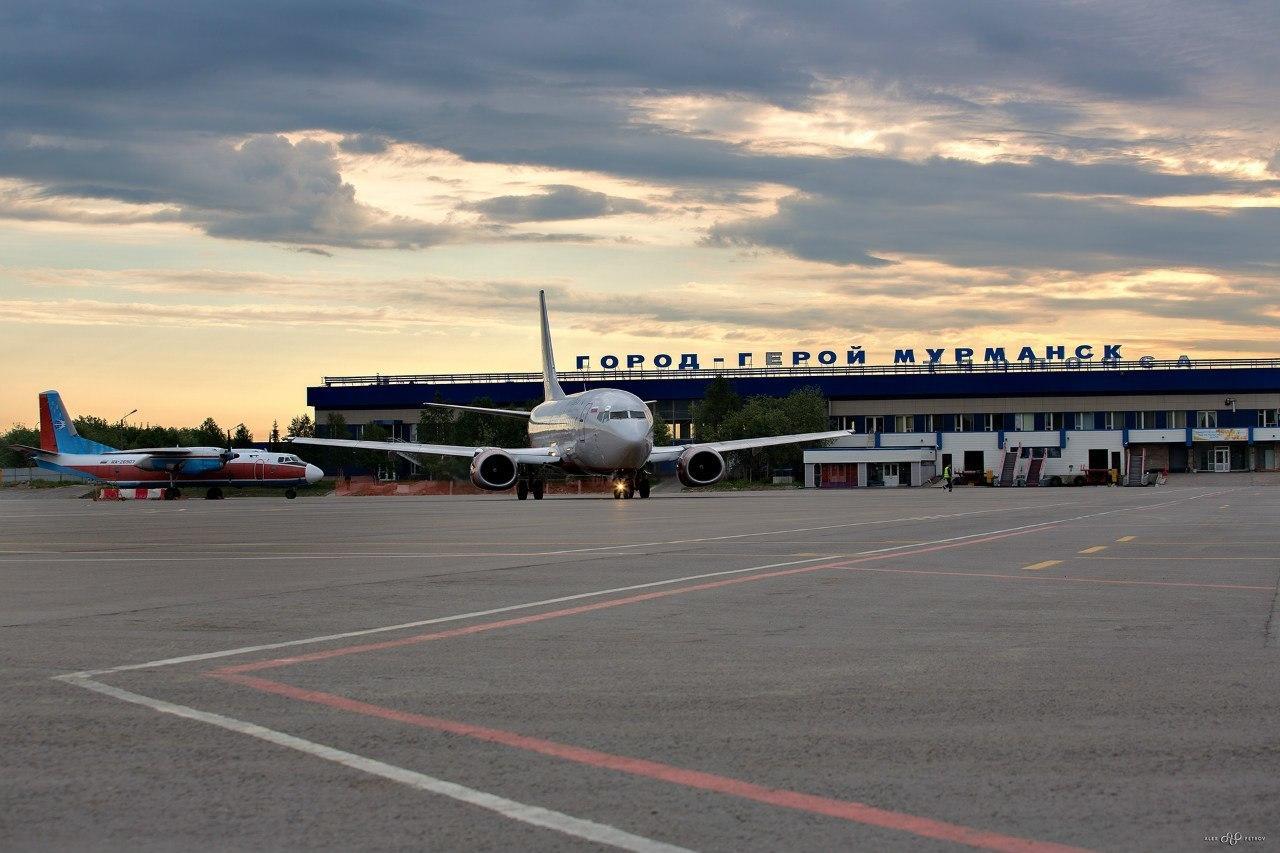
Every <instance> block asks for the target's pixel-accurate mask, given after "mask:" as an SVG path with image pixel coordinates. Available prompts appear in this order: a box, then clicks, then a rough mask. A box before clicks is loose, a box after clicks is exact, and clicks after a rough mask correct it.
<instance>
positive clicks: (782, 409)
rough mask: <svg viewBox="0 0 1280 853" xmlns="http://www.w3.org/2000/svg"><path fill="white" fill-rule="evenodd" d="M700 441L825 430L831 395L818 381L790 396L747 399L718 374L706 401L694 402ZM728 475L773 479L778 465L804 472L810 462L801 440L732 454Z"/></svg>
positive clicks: (792, 471)
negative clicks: (805, 455) (823, 393)
mask: <svg viewBox="0 0 1280 853" xmlns="http://www.w3.org/2000/svg"><path fill="white" fill-rule="evenodd" d="M690 409H691V411H690V414H691V415H692V421H693V435H694V441H732V440H734V439H739V438H764V437H766V436H771V435H792V434H796V433H805V432H822V431H824V430H826V429H827V428H828V426H827V423H828V421H827V411H828V406H827V399H826V397H824V396H823V395H822V391H820V390H819V389H817V388H813V387H806V388H797V389H796V390H794V391H792V392H791V393H790V394H788V395H787V396H785V397H766V396H761V395H757V396H752V397H747V398H746V399H743V398H742V397H741V396H739V394H738V392H737V391H735V390H734V388H733V385H732V383H730V382H729V380H727V379H725V378H724V377H723V376H717V377H716V378H715V379H713V380H712V381H711V382H710V383H709V384H708V385H707V391H706V393H705V394H704V395H703V398H702V400H701V401H699V402H696V403H694V404H693V405H692V406H691V407H690ZM725 461H726V462H727V463H728V465H729V472H728V476H729V477H731V478H744V479H747V480H764V481H766V482H767V481H769V480H770V479H771V478H772V474H773V472H774V471H775V470H784V471H786V472H787V473H788V474H792V475H793V476H797V477H798V476H799V474H800V471H801V470H802V468H803V464H804V448H803V446H801V445H795V444H784V445H780V446H777V447H761V448H756V449H755V450H750V451H740V452H738V453H734V454H732V455H730V456H727V457H726V459H725Z"/></svg>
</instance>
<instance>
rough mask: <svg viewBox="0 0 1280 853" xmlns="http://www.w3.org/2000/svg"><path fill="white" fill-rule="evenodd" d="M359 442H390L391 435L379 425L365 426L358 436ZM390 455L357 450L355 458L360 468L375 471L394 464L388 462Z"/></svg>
mask: <svg viewBox="0 0 1280 853" xmlns="http://www.w3.org/2000/svg"><path fill="white" fill-rule="evenodd" d="M360 440H361V441H390V440H391V433H390V432H388V431H387V429H386V427H384V426H382V425H381V424H365V426H364V430H363V431H362V432H361V434H360ZM389 455H390V454H389V453H388V452H387V451H385V450H358V451H356V458H357V461H358V462H359V464H360V467H362V468H368V469H369V470H370V471H377V470H378V469H379V468H384V469H385V468H387V467H388V466H389V465H391V464H394V463H392V462H390V461H389V460H388V458H387V457H388V456H389Z"/></svg>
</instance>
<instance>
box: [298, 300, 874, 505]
mask: <svg viewBox="0 0 1280 853" xmlns="http://www.w3.org/2000/svg"><path fill="white" fill-rule="evenodd" d="M538 304H539V308H540V312H541V320H542V390H543V395H544V397H545V398H546V399H545V402H542V403H539V404H538V405H537V406H535V407H534V408H533V411H531V412H524V411H519V410H515V409H488V408H482V407H479V406H458V405H453V404H449V403H426V404H425V405H429V406H441V407H444V408H448V409H457V410H460V411H467V412H481V413H484V414H489V415H499V416H502V417H515V418H524V419H526V420H527V421H528V422H529V443H530V445H531V446H530V447H463V446H456V445H451V444H414V443H406V442H400V441H395V442H391V441H353V440H350V439H341V438H309V437H302V436H290V437H289V438H288V439H286V440H288V441H292V442H294V443H296V444H319V445H324V446H326V447H348V448H352V449H359V450H386V451H394V452H396V453H416V454H422V455H424V456H462V457H469V458H470V459H471V482H473V483H475V484H476V485H477V486H479V487H480V488H482V489H487V490H489V491H494V492H498V491H504V490H506V489H509V488H511V487H512V486H515V488H516V497H517V498H519V499H520V500H524V499H526V498H527V497H528V496H529V495H530V494H532V495H533V497H534V499H535V500H541V499H542V494H543V478H542V476H541V474H540V471H541V469H542V467H543V466H545V465H554V466H555V467H557V468H560V469H561V470H563V471H566V472H568V473H571V474H595V475H599V476H605V477H611V478H612V479H613V480H614V489H613V496H614V497H615V498H631V497H634V496H635V495H637V494H638V495H640V497H642V498H647V497H649V477H648V474H647V472H646V470H645V466H646V465H648V464H649V463H657V462H670V461H673V460H674V461H675V463H676V475H677V476H678V477H679V478H680V482H682V483H684V484H685V485H686V486H709V485H711V484H712V483H714V482H716V481H717V480H719V479H720V478H721V477H723V476H724V473H725V462H724V457H723V456H721V454H722V453H724V452H726V451H730V450H746V449H748V448H752V447H768V446H770V445H776V444H798V443H800V442H803V441H823V440H826V439H832V438H843V437H845V436H847V435H849V431H848V430H833V431H830V432H809V433H803V434H800V435H777V436H770V437H767V438H744V439H739V440H736V441H709V442H701V443H698V444H678V445H671V446H669V447H654V446H653V415H652V414H651V413H650V412H649V407H648V406H646V405H645V403H644V401H643V400H641V399H640V398H639V397H637V396H636V395H635V394H631V393H628V392H626V391H622V390H619V389H617V388H595V389H592V390H588V391H580V392H578V393H576V394H566V393H565V392H564V389H562V388H561V387H560V382H559V381H558V379H557V378H556V365H555V358H554V356H553V355H552V352H551V327H550V324H549V323H548V322H547V298H546V294H545V292H544V291H539V292H538Z"/></svg>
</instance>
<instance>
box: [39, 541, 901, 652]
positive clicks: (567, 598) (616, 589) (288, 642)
mask: <svg viewBox="0 0 1280 853" xmlns="http://www.w3.org/2000/svg"><path fill="white" fill-rule="evenodd" d="M903 547H909V546H903ZM839 556H840V555H838V554H836V555H830V556H826V557H810V558H807V559H804V560H790V561H788V562H785V563H770V564H768V565H765V566H750V567H748V568H745V569H729V570H727V571H723V572H706V573H704V574H700V575H685V576H684V577H679V578H670V579H668V580H661V581H652V582H650V583H638V584H633V585H631V586H619V587H613V588H612V589H599V590H595V591H593V592H580V593H577V594H575V595H563V596H560V597H559V598H544V599H542V600H541V601H530V602H526V603H524V604H509V605H507V606H506V607H495V608H493V609H491V610H476V611H473V612H471V613H457V614H455V615H453V616H438V617H435V618H433V619H420V620H418V621H416V622H402V623H400V624H399V625H385V626H382V627H379V628H364V629H361V630H359V631H346V632H343V633H341V634H326V635H324V636H320V637H308V638H306V639H303V640H285V641H283V642H279V643H266V644H264V645H260V646H241V647H240V648H235V649H224V650H222V651H217V652H204V653H202V654H195V655H184V656H182V657H176V658H164V659H162V660H153V661H147V662H146V663H131V664H125V665H124V666H113V667H109V668H107V669H90V670H85V671H84V672H75V673H71V674H70V675H67V676H58V677H66V678H90V677H94V676H99V675H110V674H111V673H113V672H128V671H130V670H135V669H157V668H159V667H162V666H176V665H177V664H183V663H195V662H197V661H202V660H216V659H218V658H225V657H232V656H233V655H246V654H251V653H253V652H266V651H271V650H272V649H285V648H289V647H291V646H309V645H314V644H315V643H327V642H330V641H332V640H347V639H350V638H352V637H367V636H368V635H370V634H384V633H386V632H388V631H402V630H405V629H408V628H421V627H423V626H424V625H439V624H440V623H442V622H458V621H461V620H463V619H478V618H480V617H482V616H494V615H497V614H499V613H510V612H511V611H513V610H527V609H529V608H533V607H543V606H546V605H549V604H563V603H564V602H566V601H580V600H581V599H584V598H596V597H598V596H602V595H612V594H614V593H616V592H632V591H634V590H637V589H650V588H652V587H655V586H668V585H670V584H676V583H684V582H685V581H696V580H704V579H706V578H718V577H724V576H725V575H740V574H743V573H745V572H757V571H764V570H765V569H781V568H785V567H786V566H800V565H803V564H805V563H817V562H820V561H822V560H835V559H838V558H839Z"/></svg>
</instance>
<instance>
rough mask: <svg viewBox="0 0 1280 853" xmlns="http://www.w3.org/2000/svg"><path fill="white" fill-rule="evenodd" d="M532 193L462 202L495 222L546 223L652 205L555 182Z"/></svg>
mask: <svg viewBox="0 0 1280 853" xmlns="http://www.w3.org/2000/svg"><path fill="white" fill-rule="evenodd" d="M542 189H543V190H544V192H541V193H536V194H533V195H503V196H495V197H494V198H486V199H483V200H482V201H477V202H472V203H470V204H466V205H463V209H465V210H473V211H476V212H477V213H481V214H483V215H484V216H485V218H487V219H491V220H493V221H495V222H549V221H555V220H563V219H594V218H596V217H600V216H618V215H620V214H624V213H651V212H653V211H654V209H655V208H654V207H653V206H652V205H649V204H645V203H644V202H642V201H639V200H637V199H631V198H621V197H619V196H611V195H605V194H604V193H600V192H592V191H591V190H584V189H582V188H581V187H572V186H565V185H563V184H557V185H552V186H546V187H543V188H542Z"/></svg>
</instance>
